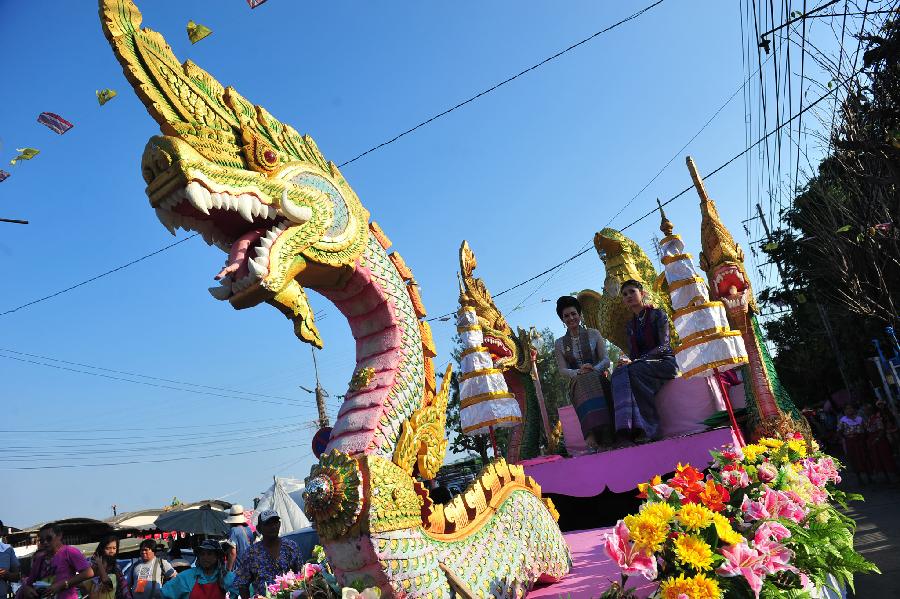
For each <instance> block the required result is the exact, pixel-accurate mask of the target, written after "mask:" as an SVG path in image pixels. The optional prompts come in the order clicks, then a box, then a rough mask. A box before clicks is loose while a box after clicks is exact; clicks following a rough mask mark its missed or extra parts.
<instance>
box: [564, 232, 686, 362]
mask: <svg viewBox="0 0 900 599" xmlns="http://www.w3.org/2000/svg"><path fill="white" fill-rule="evenodd" d="M594 247H595V248H596V249H597V254H598V255H599V256H600V260H602V261H603V264H604V265H605V267H606V278H605V279H604V280H603V293H602V294H601V293H597V292H596V291H593V290H591V289H585V290H584V291H581V292H580V293H579V294H578V296H577V297H578V301H579V302H581V307H582V310H583V318H584V324H585V325H586V326H588V327H591V328H593V329H597V330H598V331H600V334H601V335H603V337H605V338H606V339H608V340H609V341H610V342H611V343H612V344H613V345H615V346H616V347H618V348H619V349H621V350H622V351H624V352H628V350H629V347H628V338H627V336H626V334H625V330H626V325H627V323H628V322H629V321H630V320H631V318H632V316H633V315H632V313H631V312H630V311H629V310H628V308H626V307H625V304H623V303H622V298H621V297H620V296H619V291H620V288H621V286H622V283H624V282H625V281H627V280H629V279H633V280H635V281H638V282H640V283H641V284H642V285H643V286H644V289H645V291H647V292H648V293H649V296H648V298H647V299H648V301H649V302H650V303H652V304H653V305H654V306H656V307H657V308H660V309H661V310H663V311H665V312H666V314H667V315H668V316H669V322H670V324H671V322H672V302H671V299H670V298H669V294H668V293H666V292H665V291H664V290H662V284H663V283H664V281H665V277H664V275H662V274H657V272H656V269H655V268H654V266H653V262H651V260H650V258H648V257H647V254H645V253H644V250H642V249H641V247H640V246H639V245H638V244H636V243H635V242H634V241H632V240H631V239H629V238H628V237H626V236H625V235H623V234H622V233H620V232H619V231H616V230H615V229H609V228H607V229H603V230H602V231H600V232H599V233H597V234H595V235H594ZM671 333H672V340H673V343H674V342H675V341H676V340H677V337H676V336H675V333H674V329H672V331H671Z"/></svg>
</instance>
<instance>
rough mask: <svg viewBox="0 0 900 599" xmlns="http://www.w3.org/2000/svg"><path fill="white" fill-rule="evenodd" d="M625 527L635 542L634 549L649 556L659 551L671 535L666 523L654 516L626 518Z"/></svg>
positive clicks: (630, 516) (645, 515)
mask: <svg viewBox="0 0 900 599" xmlns="http://www.w3.org/2000/svg"><path fill="white" fill-rule="evenodd" d="M625 526H626V527H627V528H628V534H629V535H630V536H631V540H632V541H634V548H635V549H636V550H638V551H642V552H644V553H646V554H648V555H649V554H651V553H654V552H656V551H659V549H660V548H661V547H662V544H663V543H665V542H666V536H667V535H668V534H669V525H668V524H667V523H666V521H665V520H663V519H661V518H659V517H658V516H654V515H652V514H651V515H647V514H637V515H633V514H632V515H628V516H625Z"/></svg>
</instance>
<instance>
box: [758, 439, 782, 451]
mask: <svg viewBox="0 0 900 599" xmlns="http://www.w3.org/2000/svg"><path fill="white" fill-rule="evenodd" d="M758 444H759V445H762V446H763V447H769V448H771V449H780V448H781V446H782V445H784V441H782V440H781V439H773V438H771V437H766V438H765V439H760V440H759V443H758Z"/></svg>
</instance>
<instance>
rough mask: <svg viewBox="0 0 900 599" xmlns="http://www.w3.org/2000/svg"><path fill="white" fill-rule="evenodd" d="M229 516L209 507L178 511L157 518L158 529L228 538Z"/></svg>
mask: <svg viewBox="0 0 900 599" xmlns="http://www.w3.org/2000/svg"><path fill="white" fill-rule="evenodd" d="M227 517H228V514H226V513H225V512H221V511H219V510H214V509H212V508H211V507H210V506H208V505H204V506H201V507H199V508H197V509H190V510H178V511H175V512H167V513H165V514H160V515H159V517H158V518H156V527H157V528H158V529H160V530H176V531H178V532H189V533H194V534H203V535H210V536H218V537H227V536H228V532H229V530H228V528H229V527H228V525H227V524H225V518H227Z"/></svg>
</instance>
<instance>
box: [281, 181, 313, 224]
mask: <svg viewBox="0 0 900 599" xmlns="http://www.w3.org/2000/svg"><path fill="white" fill-rule="evenodd" d="M281 211H282V212H284V215H285V216H286V217H288V218H289V219H290V220H292V221H294V222H295V223H297V224H300V225H302V224H303V223H305V222H307V221H308V220H309V219H311V218H312V209H311V208H310V207H309V206H301V205H299V204H295V203H294V202H293V201H292V200H291V199H290V198H289V197H288V192H287V189H285V190H284V192H283V193H282V194H281Z"/></svg>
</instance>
